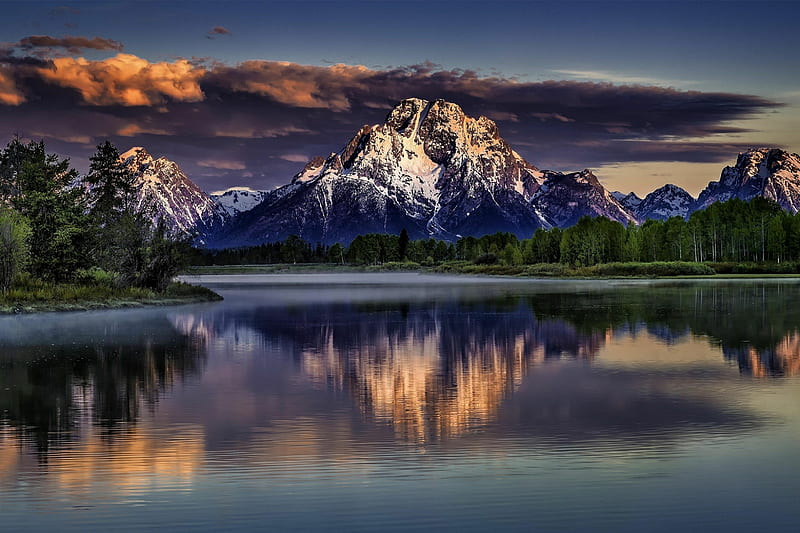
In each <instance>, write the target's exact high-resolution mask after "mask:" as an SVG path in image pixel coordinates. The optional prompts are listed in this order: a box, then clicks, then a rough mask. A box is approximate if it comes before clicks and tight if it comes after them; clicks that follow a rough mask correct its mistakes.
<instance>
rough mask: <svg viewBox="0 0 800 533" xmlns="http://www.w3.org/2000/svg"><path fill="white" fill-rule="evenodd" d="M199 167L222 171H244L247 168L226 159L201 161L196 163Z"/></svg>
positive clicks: (237, 162)
mask: <svg viewBox="0 0 800 533" xmlns="http://www.w3.org/2000/svg"><path fill="white" fill-rule="evenodd" d="M197 164H198V165H200V166H201V167H206V168H218V169H222V170H244V169H245V168H247V165H245V164H244V163H243V162H241V161H231V160H228V159H203V160H202V161H198V162H197Z"/></svg>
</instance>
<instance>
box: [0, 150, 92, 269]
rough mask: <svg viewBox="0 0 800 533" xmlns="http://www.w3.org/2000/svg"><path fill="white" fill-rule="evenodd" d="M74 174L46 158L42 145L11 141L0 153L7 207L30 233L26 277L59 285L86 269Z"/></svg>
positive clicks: (81, 204)
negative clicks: (21, 218)
mask: <svg viewBox="0 0 800 533" xmlns="http://www.w3.org/2000/svg"><path fill="white" fill-rule="evenodd" d="M77 177H78V173H77V171H75V169H73V168H71V167H70V164H69V160H68V159H59V158H58V156H56V155H52V154H47V152H46V151H45V146H44V143H43V142H38V143H37V142H30V143H28V144H24V143H23V142H22V141H20V140H19V139H18V138H15V139H13V140H12V141H11V142H10V143H9V144H8V146H7V147H6V148H5V150H3V152H2V153H0V179H1V180H2V182H3V188H4V190H5V191H6V194H8V195H9V202H10V203H11V205H12V207H14V208H15V209H16V210H17V211H18V212H19V213H20V214H22V215H23V216H25V217H26V218H27V219H28V221H29V223H30V227H31V239H30V247H31V271H32V273H33V274H34V275H36V276H39V277H42V278H45V279H53V280H56V281H63V280H66V279H69V278H71V277H72V276H73V275H74V273H75V271H76V270H77V269H78V268H81V267H84V266H86V265H87V254H86V247H87V242H88V229H89V223H88V220H87V217H86V215H85V213H86V204H85V196H84V193H83V190H82V189H81V188H80V187H76V186H75V184H76V182H77Z"/></svg>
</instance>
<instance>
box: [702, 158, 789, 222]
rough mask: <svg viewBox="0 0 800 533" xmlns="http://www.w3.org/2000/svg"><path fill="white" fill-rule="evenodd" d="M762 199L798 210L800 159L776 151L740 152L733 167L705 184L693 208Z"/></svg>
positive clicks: (787, 208) (726, 168)
mask: <svg viewBox="0 0 800 533" xmlns="http://www.w3.org/2000/svg"><path fill="white" fill-rule="evenodd" d="M756 196H763V197H765V198H769V199H772V200H775V201H776V202H778V204H779V205H780V206H781V207H783V208H784V209H786V210H787V211H789V212H790V213H797V211H798V210H800V156H798V155H797V154H792V153H789V152H786V151H784V150H780V149H778V148H753V149H750V150H747V151H745V152H742V153H740V154H739V157H738V158H737V159H736V165H734V166H732V167H730V166H729V167H725V168H724V169H723V170H722V174H721V175H720V179H719V181H712V182H710V183H709V184H708V187H706V188H705V189H704V190H703V191H702V192H701V193H700V196H699V197H698V199H697V202H696V203H695V205H694V209H703V208H705V207H708V206H709V205H711V204H712V203H714V202H719V201H725V200H730V199H731V198H740V199H742V200H750V199H751V198H754V197H756Z"/></svg>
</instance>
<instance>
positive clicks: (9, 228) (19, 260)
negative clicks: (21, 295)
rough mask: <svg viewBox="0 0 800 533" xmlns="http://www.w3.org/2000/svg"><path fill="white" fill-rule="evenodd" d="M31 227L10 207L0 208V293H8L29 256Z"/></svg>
mask: <svg viewBox="0 0 800 533" xmlns="http://www.w3.org/2000/svg"><path fill="white" fill-rule="evenodd" d="M30 236H31V227H30V224H28V221H27V219H25V217H23V216H22V215H20V214H19V213H17V212H16V211H13V210H11V209H4V208H0V294H6V293H8V291H9V289H11V286H12V285H13V283H14V279H15V277H16V276H17V274H18V273H19V272H20V271H21V270H22V269H23V268H24V267H25V265H26V264H27V263H28V259H29V257H30V243H29V242H28V241H29V239H30Z"/></svg>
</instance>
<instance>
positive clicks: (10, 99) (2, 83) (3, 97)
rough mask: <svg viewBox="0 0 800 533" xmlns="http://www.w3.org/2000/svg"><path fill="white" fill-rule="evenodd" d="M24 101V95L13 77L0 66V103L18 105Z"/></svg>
mask: <svg viewBox="0 0 800 533" xmlns="http://www.w3.org/2000/svg"><path fill="white" fill-rule="evenodd" d="M24 101H25V95H23V94H22V92H20V90H19V89H18V88H17V84H16V83H15V82H14V78H13V77H12V76H11V74H10V72H7V71H6V69H4V68H3V67H2V66H0V104H2V105H20V104H21V103H23V102H24Z"/></svg>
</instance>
